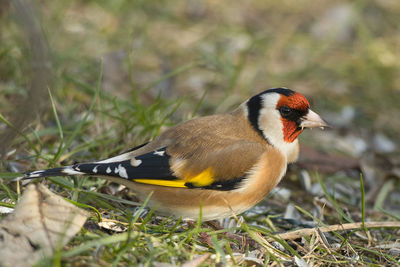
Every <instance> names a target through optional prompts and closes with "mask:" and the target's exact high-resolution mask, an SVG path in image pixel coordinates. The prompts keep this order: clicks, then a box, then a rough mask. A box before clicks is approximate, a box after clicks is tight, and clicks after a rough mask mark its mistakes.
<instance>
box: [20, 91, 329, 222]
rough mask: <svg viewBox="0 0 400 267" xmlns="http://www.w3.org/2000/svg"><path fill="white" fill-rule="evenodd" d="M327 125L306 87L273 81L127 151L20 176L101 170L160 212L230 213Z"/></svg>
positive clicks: (271, 183) (264, 189) (192, 216)
mask: <svg viewBox="0 0 400 267" xmlns="http://www.w3.org/2000/svg"><path fill="white" fill-rule="evenodd" d="M326 126H328V124H327V123H326V122H325V121H324V120H323V119H322V118H321V117H320V116H319V115H318V114H317V113H315V112H314V111H312V110H311V109H310V104H309V102H308V100H307V99H306V97H305V96H303V95H302V94H301V93H298V92H295V91H293V90H291V89H288V88H284V87H282V88H272V89H268V90H265V91H263V92H261V93H259V94H257V95H254V96H252V97H251V98H249V99H248V100H246V101H245V102H243V103H242V104H240V105H239V106H238V107H237V108H236V109H234V110H233V111H231V112H229V113H223V114H216V115H209V116H204V117H198V118H194V119H191V120H188V121H185V122H182V123H180V124H177V125H175V126H173V127H171V128H169V129H167V130H165V131H164V132H163V133H161V134H160V135H159V136H158V137H156V138H155V139H154V140H153V141H150V142H148V143H145V144H142V145H140V146H137V147H135V148H132V149H130V150H128V151H127V152H125V153H122V154H120V155H117V156H114V157H111V158H107V159H104V160H100V161H94V162H86V163H77V164H73V165H70V166H64V167H58V168H52V169H47V170H36V171H30V172H25V173H23V174H22V176H21V177H19V178H18V180H21V179H23V180H25V179H34V178H40V177H49V176H74V175H78V176H82V175H89V176H99V177H104V178H106V179H108V180H110V181H112V182H116V183H119V184H122V185H125V186H126V187H128V188H129V189H130V190H132V191H133V192H134V193H135V194H136V196H137V197H138V199H139V200H141V201H144V200H145V199H146V198H147V196H148V195H149V194H151V197H150V199H149V201H148V202H147V205H148V207H150V208H154V209H155V210H156V212H158V213H159V214H160V215H165V216H172V217H175V218H182V219H187V220H198V219H199V218H200V219H201V220H202V221H210V220H214V219H222V218H225V217H231V216H235V215H236V214H240V213H242V212H244V211H246V210H248V209H250V208H251V207H253V206H254V205H256V204H257V203H258V202H260V201H261V200H262V199H263V198H264V197H265V196H266V195H267V194H268V193H269V192H270V191H271V190H272V189H273V188H274V187H275V186H276V185H277V184H278V183H279V182H280V180H281V179H282V177H283V176H284V175H285V173H286V170H287V165H288V164H289V163H293V162H295V161H296V160H297V158H298V155H299V142H298V136H299V135H300V134H301V133H302V132H303V130H304V129H305V128H313V127H320V128H322V129H323V128H324V127H326ZM200 214H201V215H200Z"/></svg>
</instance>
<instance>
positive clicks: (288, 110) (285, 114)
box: [279, 106, 292, 117]
mask: <svg viewBox="0 0 400 267" xmlns="http://www.w3.org/2000/svg"><path fill="white" fill-rule="evenodd" d="M279 112H280V113H281V115H282V117H288V116H290V114H292V109H291V108H289V107H287V106H282V107H280V108H279Z"/></svg>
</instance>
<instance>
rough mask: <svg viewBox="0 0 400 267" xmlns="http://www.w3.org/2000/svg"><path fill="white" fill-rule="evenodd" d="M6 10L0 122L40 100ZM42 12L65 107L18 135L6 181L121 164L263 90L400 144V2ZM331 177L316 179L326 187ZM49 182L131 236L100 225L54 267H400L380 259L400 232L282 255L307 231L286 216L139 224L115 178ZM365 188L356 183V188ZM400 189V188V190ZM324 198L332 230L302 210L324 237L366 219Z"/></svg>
mask: <svg viewBox="0 0 400 267" xmlns="http://www.w3.org/2000/svg"><path fill="white" fill-rule="evenodd" d="M1 8H2V10H3V11H2V12H0V21H1V25H2V28H1V31H0V114H1V115H3V116H4V117H5V118H9V117H10V116H12V114H14V113H16V112H18V110H19V108H20V107H18V106H16V105H15V103H16V100H18V99H21V98H24V97H26V96H27V90H28V88H29V87H30V82H31V80H32V75H33V72H32V71H31V67H32V65H34V63H35V62H32V58H34V57H33V55H32V51H31V50H29V45H28V41H27V38H26V36H25V34H24V33H23V31H22V30H21V28H22V26H21V25H20V24H18V19H16V17H15V12H14V10H13V7H12V6H9V5H7V4H4V2H1ZM35 8H36V11H37V13H38V15H39V18H40V23H41V27H42V28H43V31H44V32H45V35H46V38H47V43H48V46H49V47H50V54H51V59H52V72H53V76H54V83H53V85H52V87H51V88H49V90H50V91H51V93H52V96H53V102H51V101H50V100H49V99H50V96H49V97H48V99H46V100H43V101H45V102H46V101H47V102H48V103H49V104H48V109H47V112H45V113H44V115H43V116H41V117H37V119H36V120H34V121H31V122H30V123H29V124H28V125H26V129H25V133H26V137H25V138H24V137H22V136H21V135H18V136H17V137H16V138H15V140H14V141H13V143H12V145H11V146H10V148H9V150H8V152H9V153H8V155H7V158H6V160H5V161H4V162H3V163H4V164H3V166H4V167H7V168H8V170H4V171H1V172H2V173H5V172H7V171H11V170H17V171H18V170H19V171H22V170H25V169H34V168H45V167H50V166H58V165H60V164H70V163H73V162H75V161H90V160H93V159H100V158H105V157H108V156H111V155H115V154H117V153H119V152H122V151H124V150H126V149H128V148H130V147H133V146H135V145H139V144H141V143H143V142H145V141H147V140H149V139H152V138H154V137H155V136H157V135H158V134H159V133H160V132H161V131H162V130H163V129H165V128H166V127H169V126H171V125H173V124H176V123H178V122H180V121H183V120H186V119H189V118H192V117H194V116H197V115H206V114H212V113H216V112H224V111H228V110H230V109H231V108H232V107H235V106H236V105H237V104H239V103H241V102H242V101H244V100H245V99H246V98H248V97H249V96H251V95H253V94H255V93H257V92H259V91H262V90H264V89H267V88H271V87H281V86H285V87H289V88H292V89H294V90H297V91H300V92H302V93H303V94H305V95H306V96H307V97H308V98H309V99H310V100H311V102H312V103H311V105H312V106H313V109H314V110H316V111H318V113H321V114H322V115H326V116H330V117H332V114H334V115H333V117H335V115H337V114H340V112H341V111H342V110H343V109H344V108H345V107H351V108H352V109H353V110H354V113H355V118H354V119H353V120H352V121H351V122H349V125H346V127H345V128H346V129H345V130H346V131H351V132H355V133H357V134H360V135H362V134H365V133H366V132H367V133H369V134H370V133H384V134H385V135H387V136H389V137H390V138H391V139H392V140H394V141H395V142H396V143H399V141H400V138H399V135H398V133H399V132H400V120H398V116H400V105H399V103H400V75H399V73H400V50H399V43H400V34H399V25H400V16H399V15H398V14H400V2H398V1H390V0H380V1H329V2H327V1H323V2H322V1H320V2H313V3H312V4H310V2H309V1H297V2H296V4H295V5H293V3H292V2H290V1H281V2H275V1H255V0H254V1H246V2H231V1H202V2H199V1H192V0H188V1H123V0H120V1H41V2H40V3H39V2H36V5H35ZM44 90H47V88H44ZM96 94H98V96H96ZM47 95H48V94H47ZM51 103H53V104H54V107H53V108H51V107H52V105H51ZM32 112H34V111H32ZM337 116H339V115H337ZM0 127H1V128H0V130H2V131H3V130H4V129H5V128H6V127H5V125H4V124H0ZM336 137H337V138H340V135H336ZM27 139H28V140H29V142H27ZM304 139H305V141H309V142H308V144H309V145H313V146H319V145H320V144H318V143H316V142H312V141H313V140H315V139H313V135H312V133H305V138H304ZM310 140H311V142H310ZM293 175H294V177H295V178H294V179H295V180H296V174H293ZM293 175H292V176H293ZM339 176H340V175H339ZM317 177H318V175H312V179H313V181H314V182H316V183H318V182H317ZM323 178H328V177H323ZM336 178H337V177H336ZM345 179H349V178H348V177H346V176H345ZM291 180H293V179H291ZM4 181H7V180H3V181H2V182H1V184H2V187H1V188H0V200H1V201H2V202H4V199H11V200H16V199H17V198H18V196H19V195H18V194H19V193H18V190H17V188H14V187H13V185H12V184H10V183H5V182H4ZM48 183H49V186H50V187H52V188H53V189H54V190H57V191H58V192H59V194H60V195H62V196H64V197H67V198H69V199H72V200H73V201H76V202H79V203H82V204H85V205H89V206H92V207H93V208H92V210H93V209H96V210H98V212H99V213H100V214H102V215H103V217H104V218H109V219H113V220H116V221H118V222H120V223H126V224H128V226H133V228H132V227H128V229H131V230H130V232H128V233H123V234H114V235H112V236H109V235H108V233H107V232H104V231H100V229H97V228H96V229H91V228H90V227H88V229H89V230H87V231H85V232H82V234H81V235H79V236H77V237H76V238H75V239H74V241H73V242H72V243H71V244H70V248H71V249H69V248H68V249H67V250H66V252H63V253H61V254H57V256H55V258H54V259H51V260H52V263H53V264H60V261H61V260H62V261H63V262H67V263H100V264H106V263H112V264H113V265H121V264H124V263H131V264H139V263H143V264H147V265H151V264H154V263H155V262H168V263H171V264H172V265H177V264H181V263H183V262H186V261H188V260H190V259H192V258H193V257H195V256H196V255H198V254H204V253H205V252H210V253H211V254H212V256H211V257H210V259H209V260H208V261H207V262H208V263H210V264H211V263H214V264H215V263H218V262H222V263H232V262H231V260H228V259H227V257H225V256H226V255H230V256H231V259H235V257H236V258H237V254H235V253H239V254H240V253H241V254H240V255H245V256H249V257H250V256H251V257H250V258H252V257H253V258H254V257H256V258H257V257H258V258H262V262H263V263H264V264H268V263H270V261H273V260H277V261H280V262H286V261H292V262H295V258H298V259H300V258H303V260H304V261H307V262H309V263H312V262H313V263H315V264H317V263H321V264H326V265H327V264H337V265H340V264H395V263H398V262H396V260H398V254H397V258H396V256H393V254H390V255H389V254H388V253H387V249H384V248H383V247H379V245H380V244H384V243H385V242H388V243H390V242H392V241H393V240H395V239H396V238H397V239H398V236H399V235H398V229H397V230H374V231H373V233H372V234H371V233H370V232H366V233H364V232H362V231H360V232H356V231H350V232H345V233H344V234H343V233H337V234H336V235H333V237H331V239H330V240H329V242H330V243H334V244H335V246H337V247H335V246H331V247H329V246H327V245H326V243H324V241H323V240H322V241H321V240H320V239H321V237H319V238H320V239H318V236H317V235H315V236H313V237H312V238H311V239H310V238H308V239H307V238H306V241H305V242H304V243H305V244H307V246H300V245H298V246H296V244H293V243H287V242H286V241H284V240H277V242H278V243H279V244H280V245H281V246H282V247H279V245H278V244H275V246H276V247H278V248H281V250H279V249H275V250H274V252H271V250H268V249H267V250H266V248H265V243H263V242H264V241H263V239H266V238H267V237H268V236H270V235H271V233H273V232H276V231H284V230H288V229H291V228H293V225H292V226H291V227H289V228H285V227H284V223H283V222H281V221H278V222H277V221H276V217H279V216H280V215H281V214H282V213H283V212H284V210H282V209H277V208H276V207H275V208H274V206H273V205H272V207H270V209H269V210H266V211H265V210H264V211H263V213H262V214H258V213H256V215H253V216H251V215H247V217H246V218H247V219H246V221H247V222H248V224H242V225H241V226H236V227H234V228H227V229H226V230H212V229H210V228H208V227H205V226H204V225H200V224H198V225H190V224H185V223H180V222H179V221H178V222H176V221H174V220H169V219H165V218H159V217H155V216H154V215H152V213H150V215H148V216H147V217H146V216H144V219H139V217H137V216H136V217H135V215H132V214H133V211H132V209H131V204H134V203H133V202H134V201H135V199H134V196H133V195H132V194H131V193H129V192H125V191H123V192H117V193H115V192H113V191H112V189H110V188H112V187H110V186H108V184H107V183H106V182H105V181H104V180H101V179H98V180H95V179H79V180H77V179H72V180H71V179H67V178H54V179H51V180H50V181H49V182H48ZM353 183H355V184H357V186H358V180H354V179H353ZM321 184H322V185H323V182H322V183H321ZM393 186H394V187H395V188H396V190H397V191H398V181H397V182H396V183H394V184H393V185H392V187H393ZM93 188H94V189H93ZM357 188H358V190H359V189H360V187H357ZM110 190H111V192H110ZM113 193H114V195H113ZM296 196H297V195H296ZM325 197H326V198H327V199H328V200H329V201H328V202H329V203H331V205H333V206H330V207H328V208H324V209H323V210H322V213H321V214H322V215H321V216H322V217H324V216H325V217H324V218H323V219H321V218H315V217H313V216H314V215H311V214H308V215H307V214H306V213H305V212H301V214H302V215H303V216H305V217H307V218H308V219H310V220H313V221H314V222H318V223H317V225H320V226H322V225H324V224H334V223H345V222H351V221H353V219H351V218H354V220H355V221H360V220H361V217H362V216H361V208H360V206H359V205H358V204H360V201H359V200H349V202H351V203H353V204H354V205H353V206H347V202H345V201H344V200H343V199H340V200H335V192H328V191H325ZM357 197H358V198H360V197H361V192H360V193H359V196H357ZM272 198H274V197H272ZM355 198H356V197H355ZM269 201H270V202H271V203H275V202H276V200H269ZM286 201H287V200H286ZM313 201H315V200H313V199H312V198H311V197H310V196H308V195H307V193H304V192H303V193H302V194H301V195H300V197H292V198H291V199H290V202H291V203H292V202H293V203H295V205H298V206H303V205H305V206H307V205H311V204H312V202H313ZM336 201H338V202H336ZM340 201H342V202H345V203H346V204H345V206H346V207H347V208H346V209H344V208H343V207H342V206H343V204H341V203H340ZM397 201H398V200H397ZM278 202H279V201H278ZM281 202H282V200H281ZM284 202H285V201H284ZM266 203H268V201H267V202H266ZM310 203H311V204H310ZM397 203H398V202H397ZM4 205H5V204H4ZM382 205H383V204H382ZM382 205H381V206H382ZM11 206H12V205H11ZM341 207H342V208H341ZM269 212H272V213H271V214H272V215H271V214H270V213H269ZM349 212H350V213H352V215H349V214H348V213H349ZM353 212H354V213H353ZM367 215H368V219H370V220H374V219H378V220H381V219H387V218H389V217H387V215H385V214H382V213H368V214H367ZM310 216H311V217H310ZM392 219H393V218H392ZM397 219H398V218H397ZM319 220H322V221H319ZM95 221H96V213H93V218H92V220H91V222H92V224H93V225H95V223H94V222H95ZM254 224H255V225H256V226H255V225H254ZM228 231H229V232H230V233H233V232H235V231H236V232H235V235H238V236H239V237H243V236H247V237H251V238H252V239H253V240H256V241H257V242H259V243H257V242H256V243H251V242H250V241H249V242H250V243H246V242H244V243H243V242H240V241H238V240H235V239H234V238H232V236H229V235H228V236H227V235H225V234H224V232H228ZM396 231H397V232H396ZM204 232H207V233H208V235H209V237H204V235H203V234H202V233H204ZM260 234H261V235H262V236H260ZM335 238H336V239H335ZM205 239H206V240H205ZM128 240H129V242H128ZM260 244H261V245H260ZM262 244H264V245H262ZM85 246H86V247H85ZM95 248H97V249H95ZM266 251H269V252H266ZM257 253H259V254H257ZM263 253H264V254H263ZM255 254H257V255H255ZM60 255H61V256H60ZM235 255H236V256H235ZM260 255H263V256H260ZM242 258H243V257H242ZM249 261H250V260H249ZM233 262H234V263H235V260H233ZM239 262H240V261H239ZM239 262H236V263H239ZM49 264H51V263H49ZM298 264H300V263H298Z"/></svg>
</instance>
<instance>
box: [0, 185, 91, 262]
mask: <svg viewBox="0 0 400 267" xmlns="http://www.w3.org/2000/svg"><path fill="white" fill-rule="evenodd" d="M87 216H88V214H87V213H86V212H85V211H84V210H81V209H79V208H77V207H75V206H74V205H72V204H71V203H68V202H67V201H65V200H64V199H63V198H61V197H60V196H57V195H55V194H53V193H52V192H50V190H48V189H47V188H46V187H45V186H43V185H29V186H28V188H27V190H26V191H25V192H24V194H23V195H22V197H21V200H20V201H19V203H18V205H17V207H16V209H15V212H14V213H13V214H11V215H9V216H8V217H6V218H5V219H4V220H2V221H1V222H0V266H13V267H18V266H32V265H33V264H35V262H37V261H38V260H39V259H40V258H41V257H43V256H50V255H52V254H53V252H54V251H55V250H56V249H58V248H60V247H62V246H64V245H65V244H67V243H68V241H69V240H70V239H71V238H72V237H73V236H74V235H75V234H76V233H77V232H78V231H79V230H80V229H81V227H82V225H83V224H84V223H85V221H86V218H87Z"/></svg>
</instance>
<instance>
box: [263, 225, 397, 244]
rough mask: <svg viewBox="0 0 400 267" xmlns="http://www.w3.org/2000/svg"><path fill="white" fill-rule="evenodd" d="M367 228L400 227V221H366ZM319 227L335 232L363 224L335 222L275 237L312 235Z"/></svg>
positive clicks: (289, 237)
mask: <svg viewBox="0 0 400 267" xmlns="http://www.w3.org/2000/svg"><path fill="white" fill-rule="evenodd" d="M365 227H366V228H391V227H394V228H400V222H365ZM318 228H319V230H320V231H321V232H323V233H326V232H334V231H345V230H352V229H362V228H363V224H362V223H361V222H358V223H346V224H335V225H330V226H326V227H315V228H304V229H299V230H295V231H292V232H287V233H283V234H276V235H275V238H279V239H284V240H294V239H297V238H301V237H303V236H310V235H312V234H313V233H315V231H316V230H317V229H318ZM267 240H268V241H269V242H273V241H276V239H274V238H272V237H270V238H268V239H267Z"/></svg>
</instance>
